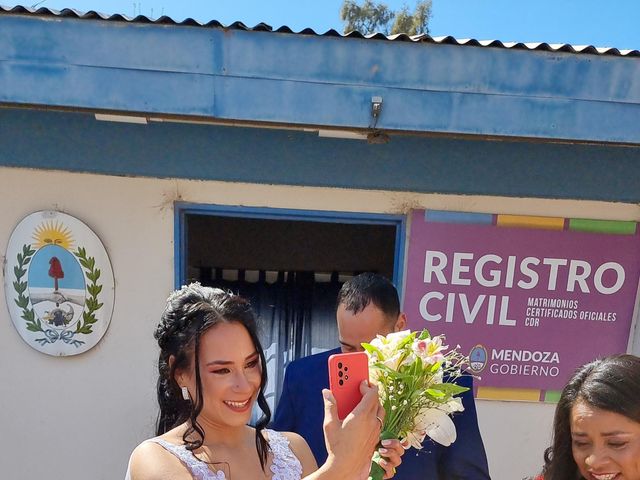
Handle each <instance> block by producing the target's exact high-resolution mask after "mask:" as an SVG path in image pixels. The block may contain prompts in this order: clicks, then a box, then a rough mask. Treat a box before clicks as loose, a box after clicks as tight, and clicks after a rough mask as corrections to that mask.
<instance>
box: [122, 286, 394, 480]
mask: <svg viewBox="0 0 640 480" xmlns="http://www.w3.org/2000/svg"><path fill="white" fill-rule="evenodd" d="M155 338H156V340H157V341H158V345H159V346H160V358H159V362H158V369H159V377H158V386H157V395H158V402H159V404H160V413H159V416H158V422H157V427H156V434H157V435H158V436H156V437H154V438H151V439H149V440H146V441H144V442H143V443H141V444H140V445H138V447H136V449H135V450H134V451H133V453H132V454H131V458H130V460H129V468H128V469H127V477H126V480H182V479H184V480H190V479H196V480H209V479H211V480H256V479H271V480H300V479H302V478H304V479H306V480H338V479H340V480H342V479H354V480H356V479H366V478H367V476H368V472H369V466H370V462H371V455H372V453H373V451H374V449H375V447H376V445H377V443H378V436H379V434H380V427H381V424H382V421H381V417H383V416H384V410H383V408H382V407H381V406H380V404H379V402H378V396H377V390H376V388H375V387H370V386H368V385H366V384H363V385H362V386H361V392H362V393H363V398H362V401H361V402H360V404H359V405H358V406H357V407H356V409H355V410H354V411H353V412H352V413H351V414H350V415H349V416H348V417H347V418H346V419H345V420H342V421H341V420H339V419H338V415H337V409H336V405H335V400H334V398H333V396H332V395H331V392H330V391H328V390H324V391H323V396H324V401H325V422H324V430H325V442H326V444H327V450H328V452H329V457H328V459H327V461H326V462H325V464H324V465H322V466H321V467H320V468H318V467H317V465H316V462H315V459H314V457H313V455H312V453H311V450H310V449H309V446H308V445H307V443H306V441H305V440H304V439H303V438H302V437H300V436H299V435H297V434H295V433H291V432H276V431H273V430H269V429H267V428H265V427H266V425H267V424H268V423H269V420H270V417H271V413H270V411H269V406H268V405H267V402H266V400H265V397H264V388H265V385H266V382H267V376H266V369H265V368H264V365H265V357H264V353H263V350H262V347H261V346H260V342H259V341H258V337H257V334H256V321H255V317H254V314H253V312H252V310H251V307H250V305H249V303H248V302H247V301H246V300H244V299H243V298H241V297H239V296H237V295H233V294H231V293H229V292H225V291H223V290H219V289H213V288H209V287H203V286H201V285H200V284H198V283H193V284H190V285H188V286H185V287H182V289H181V290H178V291H176V292H173V293H172V294H171V295H170V296H169V299H168V301H167V307H166V309H165V311H164V313H163V314H162V318H161V321H160V324H159V325H158V327H157V329H156V332H155ZM256 402H257V404H258V407H259V408H260V410H261V411H262V414H263V415H262V417H261V419H260V420H259V421H258V422H257V424H256V426H255V427H251V426H248V425H247V423H248V422H249V419H250V417H251V411H252V408H253V406H254V404H255V403H256ZM385 446H386V448H385V449H381V454H383V455H384V457H385V458H386V460H387V461H386V463H385V464H383V468H384V469H385V472H386V476H385V478H391V477H392V476H393V474H394V473H395V467H396V466H398V465H399V464H400V462H401V459H400V457H401V455H402V453H403V449H402V447H401V446H400V444H399V442H398V441H397V440H394V441H392V442H391V445H386V443H385Z"/></svg>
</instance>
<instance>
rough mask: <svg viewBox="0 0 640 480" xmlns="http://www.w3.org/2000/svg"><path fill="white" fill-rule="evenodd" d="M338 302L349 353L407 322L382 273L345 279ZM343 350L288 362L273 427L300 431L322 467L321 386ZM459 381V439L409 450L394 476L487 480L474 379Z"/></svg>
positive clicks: (343, 344) (342, 342)
mask: <svg viewBox="0 0 640 480" xmlns="http://www.w3.org/2000/svg"><path fill="white" fill-rule="evenodd" d="M337 303H338V308H337V312H336V317H337V320H338V334H339V341H340V345H341V349H342V351H343V352H345V353H346V352H355V351H358V350H363V349H362V347H361V346H360V344H361V343H363V342H369V341H371V340H372V339H373V338H374V337H375V336H376V335H377V334H381V335H386V334H388V333H391V332H394V331H400V330H404V329H406V323H407V320H406V316H405V314H404V313H402V312H400V302H399V300H398V292H397V291H396V289H395V287H394V286H393V285H392V284H391V282H389V280H387V279H386V278H385V277H382V276H380V275H376V274H372V273H363V274H361V275H358V276H356V277H354V278H352V279H351V280H349V281H347V282H345V284H344V285H343V286H342V288H341V290H340V293H339V294H338V302H337ZM339 351H340V349H336V350H331V351H328V352H324V353H319V354H316V355H311V356H309V357H305V358H302V359H300V360H296V361H294V362H291V363H290V364H289V366H288V367H287V371H286V373H285V377H284V385H283V389H282V396H281V397H280V401H279V402H278V407H277V409H276V414H275V418H274V421H273V428H274V429H275V430H279V431H292V432H296V433H298V434H300V435H302V436H303V437H304V439H305V440H306V441H307V443H308V444H309V446H310V447H311V450H312V451H313V454H314V456H315V457H316V461H317V462H318V465H321V464H322V463H324V461H325V460H326V458H327V451H326V448H325V445H324V436H323V432H322V419H323V412H324V406H323V400H322V394H321V390H322V389H323V388H329V373H328V368H327V359H328V358H329V355H332V354H334V353H338V352H339ZM457 383H458V384H459V385H461V386H464V387H469V390H468V391H467V392H465V393H464V394H462V403H463V405H464V408H465V410H464V412H462V413H459V414H457V415H455V416H454V417H453V421H454V423H455V425H456V431H457V433H458V438H457V440H456V441H455V442H454V443H453V444H452V445H451V446H449V447H443V446H440V445H437V444H435V443H434V442H432V441H431V440H429V439H428V438H427V439H425V441H424V443H423V448H422V450H415V449H411V450H409V451H407V453H406V454H405V455H404V456H403V457H402V465H401V466H400V467H399V468H398V473H397V474H396V476H395V477H394V478H396V479H399V480H410V479H411V480H416V479H429V480H449V479H465V480H486V479H489V469H488V466H487V457H486V455H485V451H484V445H483V444H482V438H481V437H480V431H479V429H478V419H477V416H476V406H475V403H474V400H473V393H472V390H471V387H472V378H471V377H468V376H463V377H461V378H460V379H459V380H457Z"/></svg>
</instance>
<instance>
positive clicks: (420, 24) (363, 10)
mask: <svg viewBox="0 0 640 480" xmlns="http://www.w3.org/2000/svg"><path fill="white" fill-rule="evenodd" d="M430 18H431V0H418V1H417V2H416V5H415V8H414V10H413V12H412V11H411V10H409V7H408V6H407V5H406V4H405V5H404V6H403V7H402V8H401V9H400V10H398V11H396V12H394V11H392V10H390V9H389V7H388V6H387V5H386V4H385V3H383V2H374V1H373V0H364V2H363V3H362V5H359V4H358V2H357V1H356V0H344V1H343V3H342V7H341V9H340V19H341V20H342V21H343V22H344V33H348V32H351V31H354V30H356V31H358V32H360V33H362V34H365V35H367V34H372V33H377V32H379V33H383V34H385V35H393V34H397V33H406V34H407V35H419V34H423V33H427V34H428V33H429V20H430Z"/></svg>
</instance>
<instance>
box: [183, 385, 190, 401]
mask: <svg viewBox="0 0 640 480" xmlns="http://www.w3.org/2000/svg"><path fill="white" fill-rule="evenodd" d="M182 398H184V399H185V400H187V401H189V400H191V395H189V389H188V388H187V387H182Z"/></svg>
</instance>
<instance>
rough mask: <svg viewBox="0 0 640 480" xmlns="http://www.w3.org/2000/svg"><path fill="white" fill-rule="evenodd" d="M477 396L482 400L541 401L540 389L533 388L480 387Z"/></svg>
mask: <svg viewBox="0 0 640 480" xmlns="http://www.w3.org/2000/svg"><path fill="white" fill-rule="evenodd" d="M476 398H478V399H480V400H518V401H526V402H539V401H540V390H537V389H533V388H495V387H478V393H477V394H476Z"/></svg>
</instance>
